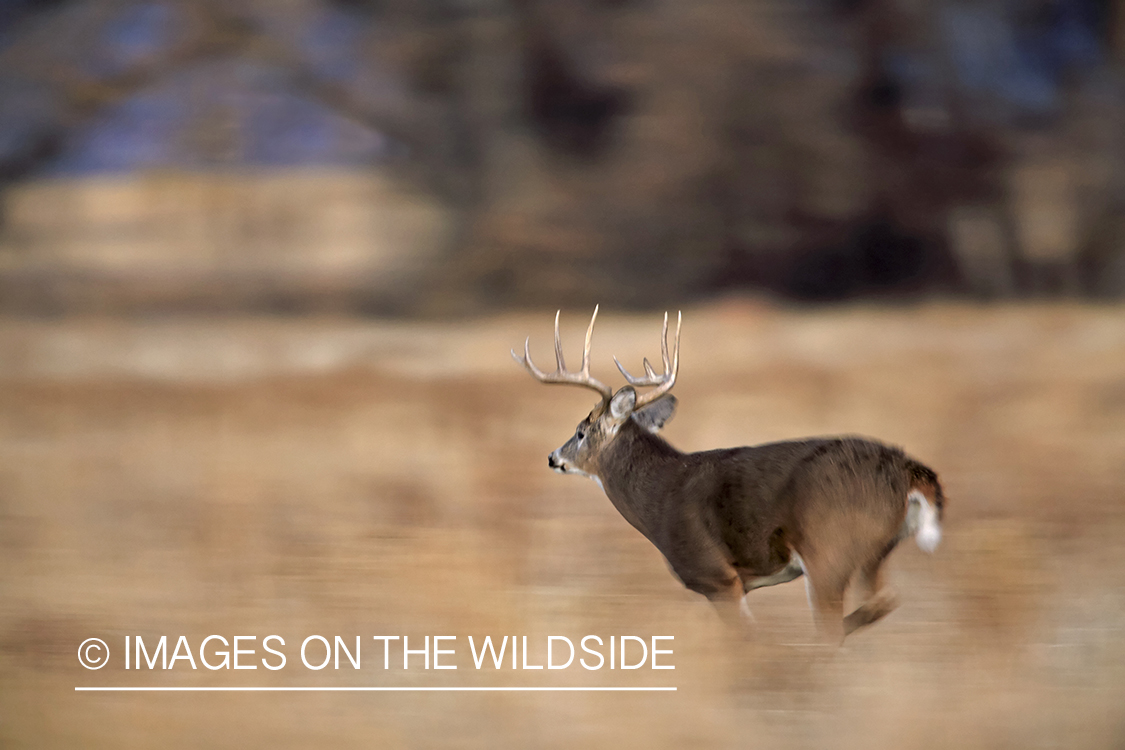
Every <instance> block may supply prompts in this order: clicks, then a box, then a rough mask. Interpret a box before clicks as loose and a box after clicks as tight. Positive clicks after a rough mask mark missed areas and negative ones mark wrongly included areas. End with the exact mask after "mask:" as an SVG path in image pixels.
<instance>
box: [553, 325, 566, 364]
mask: <svg viewBox="0 0 1125 750" xmlns="http://www.w3.org/2000/svg"><path fill="white" fill-rule="evenodd" d="M561 314H562V310H555V368H556V370H557V371H558V372H566V360H564V359H563V353H562V339H561V338H559V315H561Z"/></svg>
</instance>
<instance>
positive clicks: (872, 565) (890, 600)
mask: <svg viewBox="0 0 1125 750" xmlns="http://www.w3.org/2000/svg"><path fill="white" fill-rule="evenodd" d="M886 556H887V555H886V553H884V554H882V555H880V556H879V557H877V558H876V559H874V560H872V561H871V562H869V563H868V564H867V565H864V566H863V568H862V569H861V570H860V571H859V579H858V581H857V583H859V585H860V586H861V588H862V590H863V596H864V602H863V604H861V605H860V606H859V607H857V608H856V610H855V611H854V612H852V613H851V614H850V615H848V616H847V617H845V618H844V635H850V634H851V633H854V632H855V631H856V630H858V629H859V628H862V627H864V626H866V625H870V624H871V623H873V622H875V621H876V620H878V619H880V618H882V617H885V616H886V615H888V614H890V613H891V612H893V611H894V609H895V607H897V606H898V597H896V596H895V593H894V591H893V590H892V589H891V587H889V586H887V585H886V584H885V581H884V579H883V568H882V566H883V561H884V560H885V559H886Z"/></svg>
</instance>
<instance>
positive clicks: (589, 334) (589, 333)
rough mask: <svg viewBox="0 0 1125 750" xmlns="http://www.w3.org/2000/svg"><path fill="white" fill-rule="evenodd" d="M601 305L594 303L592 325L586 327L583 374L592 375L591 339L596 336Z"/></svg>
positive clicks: (583, 348)
mask: <svg viewBox="0 0 1125 750" xmlns="http://www.w3.org/2000/svg"><path fill="white" fill-rule="evenodd" d="M599 307H601V305H594V314H593V316H592V317H591V318H590V325H589V326H588V327H587V328H586V343H585V344H584V345H583V347H582V374H583V375H585V376H586V377H590V341H591V340H592V339H593V336H594V321H596V320H597V319H598V308H599Z"/></svg>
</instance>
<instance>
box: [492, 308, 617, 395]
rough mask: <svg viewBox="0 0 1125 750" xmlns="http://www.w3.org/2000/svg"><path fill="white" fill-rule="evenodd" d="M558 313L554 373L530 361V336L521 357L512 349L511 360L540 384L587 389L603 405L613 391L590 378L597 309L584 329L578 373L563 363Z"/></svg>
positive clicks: (556, 315) (557, 315)
mask: <svg viewBox="0 0 1125 750" xmlns="http://www.w3.org/2000/svg"><path fill="white" fill-rule="evenodd" d="M560 313H561V311H560V312H558V313H555V363H556V366H557V367H556V369H555V371H554V372H551V373H547V372H543V371H542V370H540V369H539V368H538V367H536V366H535V363H533V362H532V361H531V349H530V345H531V337H530V336H528V337H527V339H526V340H525V341H524V342H523V356H522V357H521V356H519V355H518V354H516V352H515V350H514V349H513V350H512V359H514V360H515V361H516V362H518V363H520V364H521V365H523V366H524V368H526V369H527V371H528V372H530V373H531V374H532V376H533V377H534V378H535V379H536V380H538V381H539V382H541V383H548V384H558V385H578V386H582V387H583V388H589V389H591V390H594V391H597V392H598V393H599V394H600V395H601V397H602V401H603V403H608V402H609V400H610V399H611V398H613V391H612V390H611V389H610V387H609V386H607V385H605V384H604V383H602V382H600V381H598V380H595V379H594V378H592V377H590V341H591V339H592V337H593V335H594V321H596V320H597V319H598V308H597V307H595V308H594V316H593V317H592V318H591V319H590V327H589V328H587V329H586V345H585V348H584V349H583V351H582V369H581V370H580V371H579V372H568V371H567V369H566V363H565V362H564V361H563V353H562V338H561V336H560V335H559V315H560Z"/></svg>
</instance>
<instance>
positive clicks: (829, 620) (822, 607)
mask: <svg viewBox="0 0 1125 750" xmlns="http://www.w3.org/2000/svg"><path fill="white" fill-rule="evenodd" d="M804 563H805V575H806V578H805V587H806V592H807V593H808V596H809V604H810V605H811V606H812V610H813V617H814V619H815V620H816V626H817V630H819V631H820V635H821V637H822V638H823V639H824V640H825V641H826V642H827V643H830V644H832V645H836V646H838V645H840V644H841V643H843V641H844V635H845V633H844V591H845V589H847V587H848V579H849V578H851V571H850V570H849V571H842V570H834V569H833V566H831V565H829V564H827V561H826V560H825V559H824V558H822V557H819V556H809V555H806V556H805V558H804Z"/></svg>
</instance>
